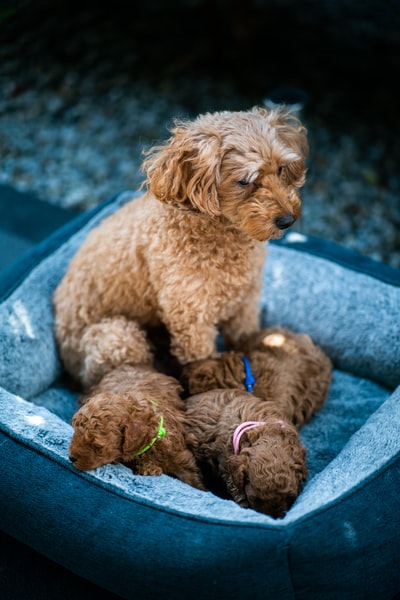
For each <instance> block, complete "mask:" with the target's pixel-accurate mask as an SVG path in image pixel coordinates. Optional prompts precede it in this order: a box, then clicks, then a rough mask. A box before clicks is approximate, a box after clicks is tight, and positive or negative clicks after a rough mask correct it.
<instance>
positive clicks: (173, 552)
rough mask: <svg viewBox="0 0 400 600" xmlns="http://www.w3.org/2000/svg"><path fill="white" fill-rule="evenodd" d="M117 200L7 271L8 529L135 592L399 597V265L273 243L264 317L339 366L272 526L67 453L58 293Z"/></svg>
mask: <svg viewBox="0 0 400 600" xmlns="http://www.w3.org/2000/svg"><path fill="white" fill-rule="evenodd" d="M132 195H133V193H132V192H125V193H122V194H119V195H117V196H115V197H113V198H111V199H109V200H107V201H106V202H105V203H103V204H102V205H101V206H100V207H98V208H97V209H95V210H93V211H91V212H88V213H85V214H84V215H81V216H80V217H79V218H77V219H76V220H75V221H73V222H72V223H70V224H68V225H67V226H66V227H64V228H63V229H61V230H59V231H58V232H57V233H56V234H55V235H53V236H52V237H50V238H49V239H48V240H46V241H45V242H44V243H42V244H40V245H39V246H37V247H35V249H34V250H33V251H31V252H30V253H28V254H26V255H25V256H23V258H22V259H21V260H19V261H18V262H16V263H14V264H13V265H12V266H11V267H10V268H8V269H7V270H6V271H4V272H3V274H2V276H1V277H0V299H1V304H0V323H1V329H0V331H1V336H0V354H1V360H0V385H1V388H0V406H1V410H0V481H1V490H2V491H1V495H0V525H1V528H2V529H3V530H4V531H5V532H7V533H8V534H10V535H12V536H14V537H15V538H17V539H18V540H20V541H22V542H24V543H25V544H28V545H29V546H31V547H32V548H34V549H35V550H37V551H39V552H41V553H43V554H44V555H46V556H47V557H49V558H51V559H52V560H54V561H56V562H58V563H60V564H61V565H63V566H65V567H67V568H68V569H70V570H71V571H73V572H74V573H76V574H78V575H80V576H83V577H85V578H87V579H88V580H90V581H92V582H94V583H96V584H97V585H100V586H102V587H104V588H105V589H107V590H110V591H112V592H114V593H116V594H119V595H121V596H122V597H124V598H146V600H151V599H152V598H157V599H158V598H160V596H162V597H164V598H173V599H180V598H182V599H183V598H184V599H187V598H191V599H196V598H199V599H201V598H207V597H213V598H214V597H221V598H229V599H235V598H238V599H240V600H243V599H244V598H252V599H253V600H256V599H258V598H262V599H264V600H265V599H266V598H271V599H274V600H277V599H279V600H280V599H286V598H288V599H291V598H296V599H303V598H304V599H321V598H324V599H328V598H332V599H335V600H336V599H337V598H341V600H344V599H346V598H348V599H351V600H354V599H356V598H360V599H361V598H363V599H365V598H373V599H374V600H376V599H379V598H382V599H385V600H386V599H388V598H392V597H394V595H395V594H396V593H397V592H399V591H400V568H399V567H400V564H399V556H400V510H399V509H400V499H399V498H400V494H399V490H400V433H399V432H400V387H399V384H400V273H399V271H397V270H395V269H392V268H390V267H388V266H385V265H383V264H380V263H376V262H374V261H372V260H370V259H367V258H365V257H362V256H359V255H357V254H354V253H352V252H350V251H347V250H345V249H344V248H342V247H340V246H337V245H334V244H332V243H328V242H325V241H323V240H319V239H313V238H309V237H306V236H302V235H299V234H296V233H289V234H287V235H286V237H285V238H284V240H283V241H281V242H279V243H277V242H274V243H270V245H269V253H268V260H267V262H266V265H265V273H264V287H263V293H262V320H263V323H262V325H263V326H272V325H281V326H287V327H290V328H292V329H293V330H296V331H303V332H307V333H309V334H310V335H311V336H312V337H313V339H314V340H315V342H316V343H318V344H320V345H321V346H322V347H323V348H324V350H325V351H326V352H327V353H328V354H329V356H330V357H331V358H332V360H333V362H334V367H335V368H334V376H333V382H332V386H331V390H330V393H329V396H328V399H327V401H326V403H325V405H324V407H323V409H322V410H321V412H320V413H318V414H317V415H316V416H315V417H314V418H313V419H312V421H311V422H310V423H309V424H308V425H306V426H305V427H304V428H303V429H302V431H301V437H302V440H303V442H304V444H305V446H306V449H307V456H308V466H309V477H308V480H307V482H306V484H305V487H304V490H303V492H302V493H301V494H300V496H299V498H298V499H297V501H296V502H295V504H294V505H293V507H292V508H291V509H290V510H289V512H288V513H287V515H286V516H285V517H284V518H283V519H277V520H274V519H272V518H270V517H268V516H265V515H262V514H259V513H257V512H255V511H253V510H250V509H244V508H241V507H239V506H238V505H236V504H235V503H234V502H233V501H230V500H223V499H221V498H218V497H217V496H214V495H213V494H211V493H210V492H202V491H199V490H196V489H194V488H191V487H189V486H188V485H186V484H184V483H182V482H180V481H178V480H175V479H173V478H171V477H168V476H166V475H163V476H161V477H141V476H137V475H135V474H133V473H132V472H131V471H130V470H129V469H127V468H126V467H124V466H123V465H107V466H105V467H101V468H98V469H96V470H94V471H91V472H80V471H77V470H76V469H75V468H74V467H73V465H72V464H71V463H70V461H69V460H68V446H69V442H70V439H71V435H72V427H71V424H70V422H71V417H72V415H73V413H74V412H75V411H76V410H77V397H76V393H75V392H74V391H72V390H71V389H69V388H68V387H67V386H66V384H65V383H64V381H63V377H62V368H61V364H60V361H59V358H58V356H57V350H56V346H55V342H54V338H53V333H52V325H53V317H52V306H51V295H52V292H53V290H54V288H55V286H56V285H57V283H58V281H59V280H60V278H61V277H62V275H63V273H64V272H65V269H66V267H67V264H68V262H69V260H70V258H71V257H72V255H73V254H74V252H75V251H76V249H77V248H78V246H79V245H80V244H81V242H82V240H83V239H84V238H85V236H86V235H87V232H88V231H89V230H90V229H91V228H92V227H93V226H95V225H96V224H97V223H99V221H100V220H101V219H103V218H104V217H105V216H106V215H108V214H110V213H111V212H113V211H114V210H115V209H116V208H117V207H118V206H119V205H121V204H122V203H123V202H126V201H127V200H128V199H130V198H131V197H132Z"/></svg>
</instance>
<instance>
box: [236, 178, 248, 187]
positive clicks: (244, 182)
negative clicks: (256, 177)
mask: <svg viewBox="0 0 400 600" xmlns="http://www.w3.org/2000/svg"><path fill="white" fill-rule="evenodd" d="M238 184H239V185H241V186H242V187H247V186H248V185H250V181H247V179H239V181H238Z"/></svg>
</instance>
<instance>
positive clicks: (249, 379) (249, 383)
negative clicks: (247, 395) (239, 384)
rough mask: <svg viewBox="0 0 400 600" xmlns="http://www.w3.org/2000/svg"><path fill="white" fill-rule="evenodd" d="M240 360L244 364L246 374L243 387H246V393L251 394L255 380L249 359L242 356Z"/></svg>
mask: <svg viewBox="0 0 400 600" xmlns="http://www.w3.org/2000/svg"><path fill="white" fill-rule="evenodd" d="M242 360H243V363H244V370H245V372H246V377H245V379H244V385H245V386H246V390H247V391H248V392H252V391H253V386H254V384H255V383H256V378H255V377H254V375H253V373H252V372H251V367H250V361H249V359H248V358H246V356H242Z"/></svg>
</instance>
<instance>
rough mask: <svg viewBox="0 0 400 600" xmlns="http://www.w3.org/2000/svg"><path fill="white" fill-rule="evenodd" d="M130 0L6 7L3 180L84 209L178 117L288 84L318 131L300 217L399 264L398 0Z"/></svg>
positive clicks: (256, 97) (1, 78)
mask: <svg viewBox="0 0 400 600" xmlns="http://www.w3.org/2000/svg"><path fill="white" fill-rule="evenodd" d="M133 4H135V3H132V2H131V3H124V2H118V0H116V1H114V3H113V6H112V9H111V8H110V5H109V3H102V2H92V3H91V2H85V3H84V4H82V3H80V4H79V3H78V2H67V1H66V0H65V1H62V0H54V1H53V2H45V1H43V0H42V1H39V2H34V3H33V2H29V1H23V2H19V3H14V5H15V6H13V8H10V7H8V8H6V9H4V10H0V34H1V45H0V86H1V88H0V89H1V90H2V92H1V95H0V155H1V157H2V158H1V163H0V182H1V183H5V184H9V185H13V186H14V187H16V188H17V189H19V190H29V191H30V192H33V193H35V194H36V195H37V196H39V197H40V198H41V199H43V200H46V201H48V202H50V203H53V204H56V205H59V206H63V207H74V208H78V209H81V210H85V209H87V208H89V207H91V206H93V205H95V204H97V203H99V202H100V201H102V200H103V199H105V198H106V197H108V196H109V195H112V194H114V193H116V192H119V191H121V190H124V189H129V188H130V189H136V188H137V187H138V185H139V184H140V182H141V181H142V174H141V172H140V164H141V160H142V150H143V148H146V147H148V146H150V145H151V144H153V143H155V142H157V141H159V140H160V139H163V138H165V137H166V136H167V135H168V131H167V128H168V127H169V126H170V125H171V123H172V121H173V118H174V117H193V116H195V115H196V114H197V113H199V112H205V111H213V110H219V109H230V110H235V109H246V108H248V107H250V106H252V105H255V104H262V103H263V102H264V101H265V99H266V98H269V97H271V96H273V95H274V94H275V95H277V94H278V95H279V93H280V92H279V90H280V91H281V93H283V97H284V98H285V99H287V100H290V99H291V97H293V96H294V97H301V98H302V100H303V101H304V108H303V109H302V112H301V116H302V118H303V120H304V122H305V124H306V126H307V128H308V130H309V138H310V146H311V154H310V159H309V177H308V181H307V183H306V186H305V188H304V191H303V217H302V219H301V220H300V221H299V223H298V224H297V225H296V226H295V230H296V231H299V232H303V233H309V234H313V235H317V236H321V237H324V238H326V239H331V240H334V241H336V242H339V243H341V244H343V245H345V246H348V247H350V248H353V249H355V250H358V251H359V252H362V253H363V254H366V255H369V256H371V257H373V258H376V259H378V260H381V261H383V262H385V263H388V264H391V265H392V266H395V267H397V268H399V267H400V233H399V232H400V170H399V166H400V144H399V143H398V137H399V133H400V127H399V124H400V122H399V111H398V108H397V106H396V96H395V89H394V88H395V85H396V83H395V82H396V79H397V78H398V72H399V66H400V37H399V32H400V27H399V24H400V15H399V12H400V11H399V8H398V7H399V3H398V2H395V1H393V2H390V1H387V2H385V3H382V2H377V1H375V2H374V1H372V0H370V1H361V0H360V1H359V2H345V1H344V0H336V2H330V1H329V0H320V1H319V2H316V1H314V0H297V1H296V2H295V1H294V0H270V1H269V2H261V1H260V0H259V1H257V0H251V1H250V2H249V3H247V4H246V6H247V9H246V11H245V14H243V11H242V10H241V9H240V6H241V4H242V3H240V2H238V1H237V0H235V1H232V2H229V1H228V0H225V1H224V0H219V1H218V0H215V1H213V0H207V1H203V2H201V1H200V0H199V1H196V0H191V1H190V0H186V1H184V0H181V1H178V2H174V3H169V2H162V1H161V0H148V1H147V2H146V3H145V4H143V5H139V6H134V7H132V5H133ZM10 6H11V5H10ZM82 6H83V7H84V8H82ZM282 87H284V88H286V89H284V90H283V91H282Z"/></svg>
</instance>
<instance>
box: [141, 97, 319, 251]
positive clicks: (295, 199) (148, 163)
mask: <svg viewBox="0 0 400 600" xmlns="http://www.w3.org/2000/svg"><path fill="white" fill-rule="evenodd" d="M172 134H173V135H172V137H171V138H170V139H169V140H168V141H167V142H166V143H165V144H164V145H162V146H157V147H155V148H152V149H151V150H150V151H149V152H148V153H147V154H148V157H147V160H145V162H144V163H143V169H144V170H145V171H146V172H147V181H146V184H147V186H148V187H149V188H150V189H151V191H152V193H153V194H154V195H155V196H156V198H158V199H159V200H161V201H163V202H167V203H174V204H179V205H180V206H182V207H186V208H188V209H195V210H197V211H200V212H203V213H206V214H208V215H210V216H222V217H225V218H226V219H227V221H228V222H229V223H231V224H232V225H233V226H234V227H236V228H237V229H239V230H241V231H243V232H244V233H246V234H248V235H249V236H250V237H252V238H254V239H256V240H259V241H266V240H268V239H271V238H278V237H280V236H281V235H282V232H283V231H284V230H285V229H287V228H288V227H290V226H291V225H293V223H294V222H295V221H296V219H297V218H298V217H299V216H300V214H301V201H300V197H299V193H298V190H299V188H300V187H301V186H302V185H303V184H304V181H305V173H306V168H305V159H306V156H307V153H308V144H307V138H306V130H305V128H304V127H303V125H302V124H301V123H300V121H299V120H298V119H297V118H296V117H295V116H294V115H292V114H291V113H290V112H289V111H288V110H286V109H285V108H284V107H278V108H274V109H272V110H267V109H264V108H253V109H252V110H250V111H238V112H230V111H224V112H217V113H214V114H209V113H208V114H205V115H200V116H199V117H198V118H197V119H195V120H194V121H186V122H185V121H181V122H177V123H176V126H175V127H174V128H173V129H172Z"/></svg>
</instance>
